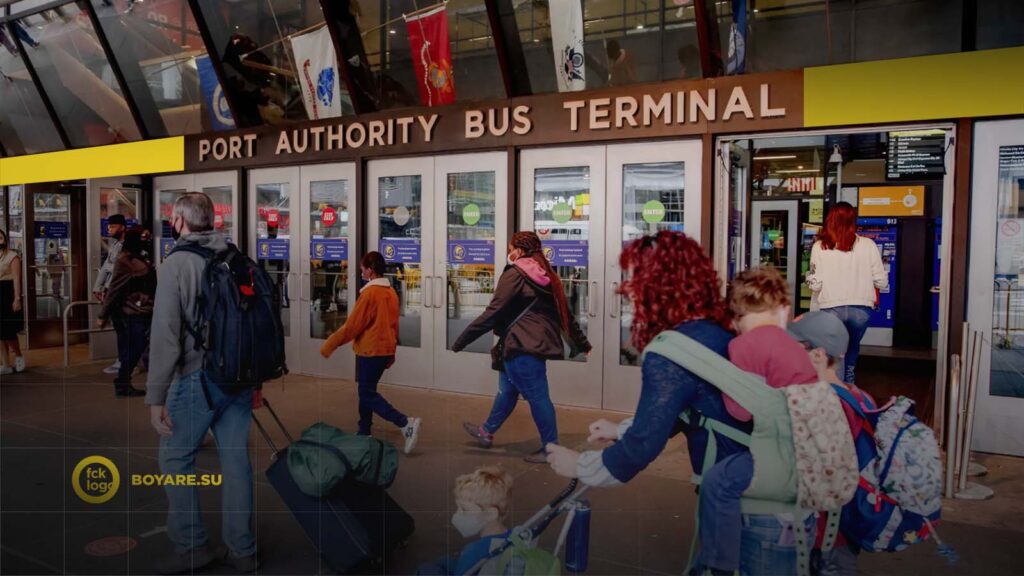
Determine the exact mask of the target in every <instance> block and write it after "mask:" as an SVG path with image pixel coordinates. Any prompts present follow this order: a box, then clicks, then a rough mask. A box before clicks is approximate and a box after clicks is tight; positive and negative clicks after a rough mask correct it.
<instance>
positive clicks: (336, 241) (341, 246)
mask: <svg viewBox="0 0 1024 576" xmlns="http://www.w3.org/2000/svg"><path fill="white" fill-rule="evenodd" d="M309 257H310V258H312V259H313V260H326V261H328V262H344V261H345V260H348V238H314V239H313V241H312V242H310V243H309Z"/></svg>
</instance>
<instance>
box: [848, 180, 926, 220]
mask: <svg viewBox="0 0 1024 576" xmlns="http://www.w3.org/2000/svg"><path fill="white" fill-rule="evenodd" d="M857 214H858V215H859V216H863V217H868V218H870V217H879V216H924V186H865V187H863V188H861V189H860V197H859V198H858V207H857Z"/></svg>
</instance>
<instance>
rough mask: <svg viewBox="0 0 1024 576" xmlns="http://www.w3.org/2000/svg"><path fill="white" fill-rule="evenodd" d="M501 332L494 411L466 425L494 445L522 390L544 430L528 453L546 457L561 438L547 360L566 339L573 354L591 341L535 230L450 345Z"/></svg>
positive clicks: (521, 237)
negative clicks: (481, 420) (573, 313)
mask: <svg viewBox="0 0 1024 576" xmlns="http://www.w3.org/2000/svg"><path fill="white" fill-rule="evenodd" d="M492 330H493V331H494V333H495V334H497V335H498V344H497V345H496V346H495V347H494V349H493V350H491V358H492V365H493V367H494V369H495V370H498V372H499V373H500V376H499V378H498V395H497V396H496V397H495V398H494V405H493V406H492V407H491V414H490V416H488V418H487V421H486V422H484V423H483V424H482V425H479V426H478V425H476V424H471V423H469V422H467V423H465V424H464V425H463V427H464V428H465V429H466V432H468V433H469V435H470V436H472V437H474V438H476V439H477V442H479V444H480V446H482V447H484V448H490V447H491V445H492V444H493V443H494V434H495V433H496V432H497V431H498V429H499V428H501V425H502V424H504V422H505V420H506V419H507V418H508V417H509V415H511V414H512V411H513V410H514V409H515V407H516V403H517V402H518V400H519V395H520V394H521V395H522V396H523V398H526V401H527V402H529V404H530V413H531V414H532V415H533V421H534V423H535V424H536V425H537V431H538V432H539V433H540V439H541V447H540V449H539V450H538V451H537V452H534V453H532V454H530V455H529V456H527V457H526V461H527V462H531V463H541V462H544V448H543V447H544V446H546V445H548V444H552V443H555V444H557V443H558V424H557V422H556V418H555V406H554V404H552V403H551V396H550V395H549V394H548V375H547V360H562V359H564V358H565V347H564V345H563V343H562V341H563V338H564V340H565V342H567V343H568V344H569V355H570V357H572V356H576V355H578V354H580V353H589V352H590V348H591V347H590V342H589V341H587V336H586V334H584V333H583V330H581V329H580V325H579V323H577V322H576V319H575V318H574V317H573V316H571V315H570V314H569V304H568V302H566V299H565V289H564V288H563V286H562V280H561V278H559V277H558V274H557V273H556V272H555V270H554V269H553V268H552V267H551V264H550V263H549V262H548V260H547V258H545V257H544V252H543V250H542V249H541V243H540V238H539V237H537V235H536V234H535V233H533V232H525V231H524V232H516V233H515V234H514V235H513V236H512V241H511V242H509V245H508V266H505V270H504V272H502V274H501V278H500V279H499V280H498V287H497V288H496V289H495V291H494V297H493V298H491V303H490V304H489V305H488V306H487V309H486V310H484V312H483V313H482V314H481V315H480V316H479V317H477V319H476V320H474V321H473V323H472V324H470V325H469V326H467V327H466V330H465V331H463V333H462V335H460V336H459V338H458V339H457V340H456V341H455V343H454V344H453V345H452V351H453V352H458V351H460V350H462V349H464V348H465V347H466V346H468V345H469V344H471V343H472V342H473V341H474V340H476V339H477V338H479V337H480V336H483V335H484V334H486V333H487V332H490V331H492Z"/></svg>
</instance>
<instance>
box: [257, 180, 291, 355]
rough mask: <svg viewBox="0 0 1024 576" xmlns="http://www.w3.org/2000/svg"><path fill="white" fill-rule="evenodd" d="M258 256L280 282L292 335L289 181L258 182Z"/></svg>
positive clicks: (286, 322)
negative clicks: (289, 289) (289, 287)
mask: <svg viewBox="0 0 1024 576" xmlns="http://www.w3.org/2000/svg"><path fill="white" fill-rule="evenodd" d="M256 215H257V216H256V258H257V261H258V262H259V263H260V266H262V267H263V268H264V269H265V270H266V271H267V273H269V274H270V277H271V278H273V279H274V283H275V284H276V285H277V293H278V298H280V303H281V323H282V324H283V325H284V335H285V336H286V337H287V336H291V313H290V311H289V308H291V294H290V293H289V291H288V276H289V272H290V271H291V262H290V260H289V259H290V252H291V193H290V191H289V185H288V184H287V183H281V184H257V185H256Z"/></svg>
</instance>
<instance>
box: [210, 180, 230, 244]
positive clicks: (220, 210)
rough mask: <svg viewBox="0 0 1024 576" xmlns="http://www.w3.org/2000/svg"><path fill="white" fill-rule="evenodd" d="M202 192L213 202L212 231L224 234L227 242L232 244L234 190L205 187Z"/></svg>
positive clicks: (226, 187) (223, 187) (227, 187)
mask: <svg viewBox="0 0 1024 576" xmlns="http://www.w3.org/2000/svg"><path fill="white" fill-rule="evenodd" d="M202 192H203V194H206V195H207V196H209V197H210V200H211V201H213V229H214V230H216V231H218V232H220V233H222V234H224V236H225V237H226V238H227V241H228V242H234V233H235V213H234V194H233V192H234V189H233V188H232V187H231V186H205V187H203V189H202Z"/></svg>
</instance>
